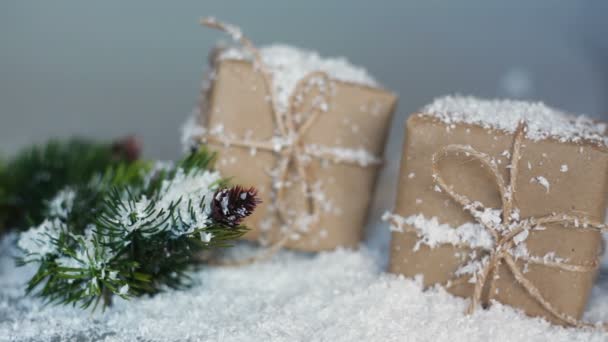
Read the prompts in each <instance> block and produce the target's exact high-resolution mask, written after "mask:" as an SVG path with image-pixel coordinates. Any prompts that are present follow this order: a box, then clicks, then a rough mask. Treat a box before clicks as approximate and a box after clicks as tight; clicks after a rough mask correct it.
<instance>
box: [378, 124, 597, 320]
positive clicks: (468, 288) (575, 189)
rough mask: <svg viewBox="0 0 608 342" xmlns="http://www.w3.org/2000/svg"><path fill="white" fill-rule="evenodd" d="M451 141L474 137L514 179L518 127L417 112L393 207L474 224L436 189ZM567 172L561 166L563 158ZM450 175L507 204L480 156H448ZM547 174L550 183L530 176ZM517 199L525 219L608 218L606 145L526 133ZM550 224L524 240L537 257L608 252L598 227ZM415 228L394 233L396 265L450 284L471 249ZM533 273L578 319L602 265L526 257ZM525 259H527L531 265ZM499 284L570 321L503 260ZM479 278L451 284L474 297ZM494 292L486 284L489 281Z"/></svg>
mask: <svg viewBox="0 0 608 342" xmlns="http://www.w3.org/2000/svg"><path fill="white" fill-rule="evenodd" d="M450 144H462V145H470V146H471V147H473V148H474V149H475V150H478V151H480V152H483V153H486V154H488V155H490V156H492V157H494V158H496V160H497V162H498V163H499V169H500V171H501V172H502V173H503V177H505V179H506V177H507V172H508V170H507V165H508V164H509V158H508V155H507V154H506V153H504V151H510V148H511V146H512V144H513V135H512V134H508V133H505V132H503V131H498V130H488V129H485V128H482V127H479V126H476V125H468V124H456V125H449V126H448V125H446V124H444V123H442V122H440V121H439V120H437V119H435V118H433V117H430V116H424V115H412V116H411V117H410V119H409V120H408V122H407V136H406V141H405V144H404V149H403V157H402V162H401V172H400V179H399V190H398V196H397V203H396V207H395V213H396V214H398V215H400V216H403V217H408V216H411V215H416V214H423V215H424V216H425V217H427V218H432V217H437V218H438V221H439V222H440V223H445V224H449V225H450V226H452V227H457V226H460V225H461V224H463V223H466V222H474V220H473V218H472V217H471V216H470V214H468V213H467V212H465V211H464V210H463V208H462V207H461V206H460V205H459V204H458V203H455V202H454V201H452V200H451V199H450V197H449V196H448V195H447V194H446V193H444V192H437V191H434V187H435V183H434V180H433V178H432V175H431V165H432V162H431V156H432V155H433V154H434V153H435V152H436V151H437V150H438V149H439V148H441V147H443V146H447V145H450ZM564 164H565V165H567V167H568V171H566V172H562V170H561V167H562V165H564ZM440 167H441V170H442V175H443V177H444V178H445V180H446V182H447V183H448V184H452V185H453V186H454V189H455V190H456V191H457V192H458V193H460V194H463V195H466V196H468V197H469V198H471V199H473V200H477V201H480V202H482V203H484V204H485V205H486V207H493V208H500V206H501V203H500V195H499V193H498V189H497V187H496V184H495V181H494V180H493V179H492V177H491V176H490V174H489V173H488V172H487V170H484V168H482V167H481V166H480V163H479V162H477V161H474V160H472V159H471V158H469V159H467V157H466V156H464V155H463V156H460V157H456V156H454V157H450V159H447V160H444V161H443V162H442V163H441V165H440ZM538 176H542V177H545V178H546V179H547V180H548V181H549V183H550V188H549V189H548V191H547V189H546V188H545V187H543V186H541V185H539V184H538V183H536V182H534V181H532V182H531V179H533V178H534V177H538ZM517 179H518V181H517V184H516V186H517V189H518V190H517V194H516V197H515V202H516V205H517V207H518V208H519V209H520V211H521V217H522V218H526V217H540V216H543V215H547V214H551V213H559V212H566V213H567V212H576V213H583V214H584V215H586V216H587V217H589V218H590V219H594V220H598V221H600V222H603V220H604V216H605V207H606V193H607V191H608V150H607V149H606V148H605V147H601V146H597V144H594V143H563V142H559V141H556V140H553V139H546V140H540V141H531V140H528V139H524V142H523V149H522V158H521V160H520V165H519V176H518V178H517ZM547 228H548V229H546V230H543V231H530V235H529V237H528V239H527V240H526V245H527V247H528V251H529V253H530V254H531V255H534V256H541V257H542V256H544V255H546V254H547V253H551V252H555V254H556V256H558V257H560V258H564V259H566V260H568V261H569V262H572V263H574V264H584V263H590V262H593V261H594V260H597V258H598V256H599V255H600V253H601V252H602V237H601V233H599V232H598V231H595V230H583V229H581V230H573V229H567V228H565V227H563V226H560V225H551V226H550V227H547ZM417 240H418V237H417V235H416V234H415V233H412V232H403V233H402V232H393V234H392V241H391V257H390V267H389V269H390V272H393V273H399V274H403V275H406V276H409V277H412V276H415V275H418V274H422V275H423V279H424V285H425V286H431V285H433V284H436V283H445V282H446V281H448V280H450V279H454V278H455V275H454V272H455V271H456V269H458V267H459V266H461V265H462V264H463V262H464V261H465V256H466V255H467V254H468V253H470V252H471V249H468V248H465V247H455V246H453V245H449V244H444V245H439V246H437V247H435V248H433V249H430V248H429V247H428V246H426V245H424V244H423V245H421V247H420V249H419V250H418V251H414V250H413V247H414V245H415V243H416V241H417ZM518 266H520V268H521V269H526V271H527V272H526V273H525V276H526V278H528V279H529V280H530V281H532V283H533V284H534V285H535V286H536V287H537V288H538V289H539V290H540V291H541V293H542V295H543V297H545V299H546V300H547V301H549V302H550V303H551V304H552V305H553V306H554V307H555V308H556V309H558V310H559V311H560V312H562V313H564V314H567V315H569V316H571V317H574V318H577V319H578V318H580V317H581V315H582V313H583V311H584V308H585V305H586V302H587V298H588V296H589V292H590V290H591V287H592V285H593V282H594V279H595V276H596V272H586V273H576V272H564V271H561V270H558V269H554V268H548V267H544V266H543V265H534V264H529V265H527V266H525V265H523V262H522V261H518ZM524 266H525V267H524ZM498 275H499V278H498V279H497V280H496V281H495V288H496V291H494V292H493V293H489V296H488V298H489V299H490V300H497V301H499V302H501V303H504V304H508V305H511V306H513V307H516V308H520V309H522V310H523V311H524V312H525V313H526V314H528V315H531V316H543V317H545V318H547V319H548V320H550V321H552V322H554V323H558V324H563V322H561V321H560V320H558V319H556V318H555V317H553V316H552V315H550V314H548V312H546V311H545V309H543V308H542V307H541V306H540V305H539V304H538V302H537V301H535V300H534V299H533V298H531V296H530V295H529V294H528V293H527V292H526V291H525V290H524V288H523V287H522V286H521V285H519V284H518V283H517V282H516V281H515V279H514V277H513V275H512V274H511V272H510V271H509V270H508V269H507V268H506V267H501V266H500V265H499V266H498ZM473 287H474V284H473V283H465V284H461V285H457V286H453V287H450V288H448V289H447V290H448V291H449V292H451V293H452V294H454V295H458V296H461V297H470V296H471V295H472V291H473ZM486 291H488V289H486Z"/></svg>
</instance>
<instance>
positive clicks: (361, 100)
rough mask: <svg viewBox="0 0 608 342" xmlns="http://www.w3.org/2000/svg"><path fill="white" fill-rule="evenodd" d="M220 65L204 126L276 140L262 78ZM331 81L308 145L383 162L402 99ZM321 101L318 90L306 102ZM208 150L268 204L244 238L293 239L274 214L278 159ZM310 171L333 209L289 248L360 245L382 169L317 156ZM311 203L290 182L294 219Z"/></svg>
mask: <svg viewBox="0 0 608 342" xmlns="http://www.w3.org/2000/svg"><path fill="white" fill-rule="evenodd" d="M214 64H215V77H214V79H213V82H212V84H211V87H210V88H209V89H208V90H207V91H206V92H205V93H204V94H203V97H204V98H203V101H202V103H201V106H200V108H201V113H202V115H201V118H200V119H201V122H200V123H201V124H202V125H203V126H204V127H207V129H211V130H213V128H214V127H220V126H218V125H221V127H222V128H223V132H224V134H226V135H228V136H235V137H241V138H242V137H247V138H248V139H251V140H255V141H268V140H270V139H271V138H272V137H273V136H275V135H276V126H275V122H274V120H273V113H272V108H271V104H270V103H269V101H268V91H267V90H266V87H265V84H264V79H263V77H262V75H261V74H260V72H256V71H255V70H253V68H252V64H251V63H250V62H248V61H241V60H230V59H222V60H217V61H216V63H214ZM331 83H332V84H331V89H332V91H331V95H329V96H331V101H330V106H329V109H328V111H327V112H325V113H323V114H321V115H320V116H319V117H318V118H317V119H316V120H315V121H314V122H313V124H312V126H311V127H310V129H308V130H307V131H306V133H305V135H304V136H303V138H302V139H303V140H302V141H303V143H304V145H307V144H315V145H321V146H327V147H341V148H352V149H358V148H363V149H365V150H367V151H369V153H371V154H373V155H375V156H379V157H381V156H382V154H383V150H384V145H385V142H386V137H387V133H388V128H389V124H390V121H391V117H392V113H393V111H394V108H395V106H396V96H395V95H394V94H392V93H390V92H388V91H385V90H383V89H378V88H371V87H367V86H362V85H358V84H353V83H346V82H341V81H334V80H332V81H331ZM316 95H318V94H317V93H315V91H312V92H311V93H310V94H308V95H307V98H306V99H304V101H308V102H311V101H312V99H313V98H314V97H315V96H316ZM209 146H210V148H211V149H212V150H213V151H217V152H218V156H219V159H218V161H217V162H216V167H217V169H218V170H219V171H220V172H221V173H222V175H224V176H226V177H232V179H233V180H234V182H236V183H238V184H242V185H248V186H255V187H256V188H258V190H259V191H260V196H261V198H262V200H263V203H262V205H261V206H259V207H258V209H257V210H256V211H255V213H254V214H253V215H252V217H250V218H249V219H248V220H247V221H246V222H245V224H246V225H247V226H248V227H250V228H252V230H251V231H250V232H249V233H248V234H246V235H245V238H246V239H249V240H262V241H263V242H268V243H272V242H275V241H277V240H278V239H280V238H281V236H283V235H284V234H291V232H288V231H285V227H283V228H281V227H280V224H279V221H278V218H277V217H276V211H274V210H273V207H274V206H275V203H273V198H272V197H271V193H272V191H271V190H272V185H273V177H272V176H271V175H270V172H271V170H273V169H274V168H276V166H277V162H278V156H277V154H276V153H273V152H270V151H264V150H255V149H248V148H242V147H235V146H225V145H222V144H217V143H213V142H211V141H210V142H209ZM307 167H308V168H309V169H308V173H309V174H310V175H311V176H312V177H313V178H314V180H315V181H317V182H320V183H317V186H318V188H319V189H318V191H317V192H318V194H319V195H321V196H324V197H325V198H326V199H327V200H326V201H325V203H326V204H327V203H330V204H329V205H328V207H326V208H324V210H321V211H322V213H321V217H320V221H319V224H318V225H316V226H315V227H313V228H311V229H310V230H309V231H306V232H303V233H302V234H299V235H294V239H290V240H289V241H288V242H287V244H286V247H288V248H293V249H297V250H304V251H321V250H330V249H333V248H335V247H337V246H347V247H356V246H357V245H358V243H359V241H360V240H361V238H362V233H363V232H362V230H363V226H364V224H365V221H366V216H367V211H368V207H369V205H370V199H371V197H372V194H373V190H374V183H375V180H376V175H377V172H378V167H377V166H368V167H362V166H359V165H352V164H347V163H336V162H333V161H330V160H326V159H323V158H317V157H313V158H311V160H310V162H309V163H308V164H307ZM292 169H293V167H292ZM290 172H295V170H290ZM290 178H293V177H290ZM296 183H297V182H296ZM306 200H307V198H305V197H304V195H303V193H302V191H300V190H299V187H298V184H292V185H291V186H290V188H289V189H288V190H287V195H286V198H285V201H288V207H289V208H290V210H293V211H294V212H295V213H298V212H303V211H304V210H305V201H306ZM322 202H323V201H322ZM287 229H290V228H289V227H288V228H287ZM297 236H299V238H298V237H297Z"/></svg>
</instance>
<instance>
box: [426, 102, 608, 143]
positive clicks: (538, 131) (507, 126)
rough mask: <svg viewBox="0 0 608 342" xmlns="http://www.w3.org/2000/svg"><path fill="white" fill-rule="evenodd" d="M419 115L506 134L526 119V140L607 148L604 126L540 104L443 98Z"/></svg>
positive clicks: (607, 138)
mask: <svg viewBox="0 0 608 342" xmlns="http://www.w3.org/2000/svg"><path fill="white" fill-rule="evenodd" d="M421 112H422V113H421V114H422V115H430V116H433V117H436V118H438V119H439V120H441V121H443V122H445V123H447V124H456V123H468V124H475V125H480V126H482V127H484V128H492V129H497V130H502V131H506V132H509V133H513V132H515V129H516V128H517V126H518V124H519V122H520V121H521V120H525V121H526V123H527V125H528V131H527V132H526V137H527V138H529V139H531V140H535V141H536V140H541V139H546V138H548V137H552V138H556V139H558V140H560V141H563V142H567V141H569V142H578V141H581V140H588V141H592V142H595V143H597V144H601V145H603V146H608V136H606V134H607V132H606V128H607V127H606V124H604V123H598V122H595V121H593V120H591V119H590V118H588V117H586V116H583V115H581V116H573V115H569V114H566V113H563V112H561V111H559V110H557V109H553V108H550V107H548V106H546V105H544V104H543V103H540V102H525V101H515V100H485V99H479V98H475V97H470V96H445V97H441V98H438V99H435V100H434V101H433V102H432V103H431V104H429V105H427V106H425V107H424V108H423V109H422V111H421Z"/></svg>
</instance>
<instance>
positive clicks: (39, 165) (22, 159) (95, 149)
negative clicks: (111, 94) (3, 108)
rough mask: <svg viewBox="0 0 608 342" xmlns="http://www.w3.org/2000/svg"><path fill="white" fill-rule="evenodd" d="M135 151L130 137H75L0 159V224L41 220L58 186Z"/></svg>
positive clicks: (81, 181) (125, 159)
mask: <svg viewBox="0 0 608 342" xmlns="http://www.w3.org/2000/svg"><path fill="white" fill-rule="evenodd" d="M138 155H139V144H138V143H137V141H136V140H135V139H134V138H132V137H129V138H125V139H123V140H120V141H118V142H115V143H113V144H103V143H96V142H93V141H90V140H86V139H79V138H75V139H71V140H69V141H50V142H48V143H47V144H45V145H41V146H33V147H29V148H26V149H24V150H23V151H21V152H19V153H18V154H17V155H16V156H15V157H14V158H12V159H11V160H7V161H5V162H4V163H2V162H0V227H7V228H17V229H20V230H22V229H26V228H27V227H28V226H30V225H31V224H39V223H41V222H42V221H43V220H44V217H45V215H46V213H45V210H46V209H47V201H49V200H50V199H51V198H52V197H53V196H54V195H55V194H56V193H57V192H58V191H59V190H61V189H64V188H65V187H66V186H77V185H82V184H86V183H87V182H89V181H90V179H91V177H93V176H94V175H95V174H99V173H102V172H103V171H104V170H105V169H107V168H111V167H115V166H117V165H121V164H124V163H125V162H131V161H134V160H135V159H137V156H138Z"/></svg>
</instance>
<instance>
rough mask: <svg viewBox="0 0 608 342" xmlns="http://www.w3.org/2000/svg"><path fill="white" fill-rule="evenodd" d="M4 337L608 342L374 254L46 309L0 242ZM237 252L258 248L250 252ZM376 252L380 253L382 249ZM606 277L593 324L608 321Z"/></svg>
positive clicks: (277, 261) (224, 272)
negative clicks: (442, 284)
mask: <svg viewBox="0 0 608 342" xmlns="http://www.w3.org/2000/svg"><path fill="white" fill-rule="evenodd" d="M0 247H1V248H2V249H1V250H2V256H0V341H5V340H6V341H12V340H17V341H29V340H34V341H38V340H53V341H63V340H84V341H86V340H107V341H134V340H145V341H177V340H179V341H188V340H191V341H199V340H200V341H448V340H449V341H488V340H494V341H554V342H557V341H605V340H608V335H606V334H604V333H602V332H600V331H597V330H577V329H565V328H561V327H557V326H552V325H550V324H549V323H547V322H545V321H542V320H540V319H531V318H527V317H526V316H524V315H523V314H521V313H519V312H517V311H515V310H513V309H511V308H509V307H505V306H502V305H494V306H492V308H491V309H489V310H485V311H478V312H477V313H475V314H474V315H473V316H465V315H464V314H463V311H464V310H465V308H466V305H467V301H466V300H464V299H459V298H455V297H452V296H450V295H448V294H446V293H445V292H443V291H442V290H429V291H426V292H423V291H421V288H420V285H419V283H417V282H416V281H414V280H408V279H403V278H400V277H397V276H394V275H390V274H385V273H383V272H382V269H381V268H380V267H379V266H378V265H379V264H380V263H379V261H378V260H377V258H376V257H374V255H377V253H374V251H373V250H370V249H367V248H364V249H362V250H359V251H349V250H338V251H335V252H328V253H321V254H319V255H306V254H297V253H292V252H282V253H280V254H279V255H277V256H276V257H275V258H274V259H273V260H271V261H269V262H265V263H259V264H256V265H251V266H247V267H242V268H227V267H224V268H219V267H218V268H208V269H206V270H203V271H200V272H197V273H195V274H194V277H195V279H196V280H197V281H198V283H199V284H198V285H197V286H195V287H193V288H191V289H189V290H186V291H173V292H166V293H163V294H161V295H158V296H156V297H154V298H142V299H136V300H132V301H131V302H125V301H122V300H118V301H117V302H116V304H115V306H114V307H112V308H111V309H109V310H107V311H106V312H105V313H101V312H97V313H95V314H91V313H90V312H86V311H85V312H83V311H81V310H80V309H78V308H72V307H56V306H48V307H43V305H42V303H41V302H40V301H39V300H38V299H32V298H28V297H23V283H24V282H25V281H26V279H27V278H28V277H29V276H30V275H31V274H32V271H33V270H32V269H28V268H25V269H17V268H15V266H14V263H13V260H12V259H11V257H10V256H9V255H8V254H10V253H14V250H13V249H12V248H9V247H8V244H7V242H6V241H4V243H3V244H2V245H1V246H0ZM238 252H240V253H248V252H251V250H250V249H247V248H245V247H243V248H240V249H239V251H238ZM376 252H377V251H376ZM607 308H608V279H606V281H602V282H601V283H600V284H599V285H598V286H597V287H596V288H595V289H594V294H593V299H592V303H591V306H590V308H589V309H588V311H587V314H586V316H587V318H588V319H592V320H600V319H606V318H608V309H607Z"/></svg>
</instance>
